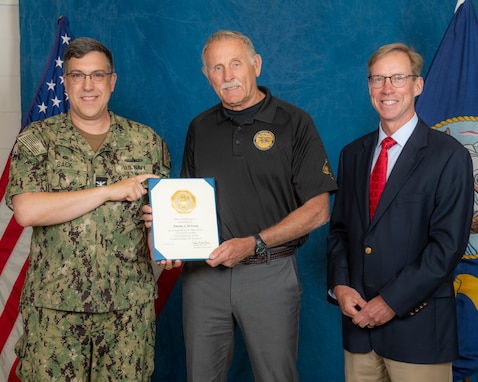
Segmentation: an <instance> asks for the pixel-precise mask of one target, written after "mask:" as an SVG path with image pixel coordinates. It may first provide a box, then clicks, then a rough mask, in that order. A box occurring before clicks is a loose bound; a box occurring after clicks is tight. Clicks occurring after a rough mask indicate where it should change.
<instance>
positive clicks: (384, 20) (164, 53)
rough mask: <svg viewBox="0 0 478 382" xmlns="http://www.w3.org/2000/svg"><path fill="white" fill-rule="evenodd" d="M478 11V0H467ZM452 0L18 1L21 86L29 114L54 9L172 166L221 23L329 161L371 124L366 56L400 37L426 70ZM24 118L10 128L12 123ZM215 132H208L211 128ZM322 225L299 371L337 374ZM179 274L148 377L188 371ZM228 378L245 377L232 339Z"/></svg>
mask: <svg viewBox="0 0 478 382" xmlns="http://www.w3.org/2000/svg"><path fill="white" fill-rule="evenodd" d="M473 2H474V5H475V8H477V9H478V0H473ZM455 5H456V0H440V1H436V0H422V1H418V0H367V1H363V0H281V1H279V0H249V1H244V0H241V1H238V0H229V1H227V0H209V1H206V0H200V1H197V0H139V1H130V0H102V1H96V0H81V1H79V0H76V1H75V0H21V1H20V36H21V86H22V89H21V95H22V110H23V113H26V111H27V108H28V106H29V105H30V102H31V100H32V98H33V96H34V94H35V90H36V87H37V85H38V81H39V80H40V78H41V75H42V71H43V68H44V66H45V63H46V61H47V59H48V54H49V50H50V47H51V44H52V42H53V39H54V35H55V31H56V25H57V24H56V22H57V19H58V17H59V16H61V15H65V16H67V17H68V18H69V20H70V28H71V31H72V32H73V33H74V35H75V36H76V37H81V36H89V37H93V38H96V39H98V40H101V41H102V42H103V43H105V44H106V45H107V46H108V47H109V48H110V49H111V50H112V52H113V54H114V57H115V66H116V71H117V73H118V82H117V86H116V91H115V93H114V94H113V96H112V100H111V103H110V106H111V109H112V110H113V111H115V112H116V113H118V114H120V115H122V116H125V117H128V118H131V119H134V120H137V121H140V122H143V123H146V124H148V125H150V126H151V127H152V128H154V129H155V130H156V131H157V132H158V133H159V134H160V135H161V136H162V137H163V138H164V139H165V140H166V141H167V142H168V144H169V148H170V151H171V158H172V164H173V171H172V176H177V175H178V173H179V168H180V164H181V157H182V150H183V144H184V138H185V134H186V130H187V127H188V124H189V121H190V120H191V119H192V118H193V117H194V116H195V115H196V114H198V113H199V112H201V111H202V110H204V109H206V108H208V107H210V106H211V105H213V104H215V103H217V102H218V101H217V98H216V96H215V94H214V92H213V91H212V89H210V87H209V85H208V83H207V81H206V79H205V77H204V76H203V74H202V72H201V60H200V54H201V49H202V46H203V44H204V42H205V40H206V39H207V37H208V36H209V35H210V34H211V33H213V32H214V31H216V30H218V29H235V30H239V31H242V32H244V33H245V34H247V35H248V36H250V37H251V39H252V40H253V42H254V43H255V46H256V49H257V51H258V53H260V54H261V55H262V58H263V69H262V75H261V77H260V78H259V83H260V84H262V85H265V86H268V87H269V88H270V89H271V91H272V93H273V94H274V95H276V96H278V97H280V98H283V99H284V100H286V101H289V102H291V103H294V104H296V105H298V106H300V107H302V108H303V109H305V110H306V111H308V112H309V113H310V114H311V115H312V117H313V118H314V120H315V122H316V125H317V128H318V130H319V133H320V134H321V136H322V139H323V141H324V144H325V146H326V148H327V151H328V155H329V158H330V161H331V164H332V166H333V168H334V170H336V166H337V161H338V155H339V151H340V149H341V148H342V147H343V146H344V145H345V144H346V143H348V142H350V141H352V140H353V139H354V138H356V137H358V136H360V135H363V134H365V133H367V132H369V131H370V130H372V129H375V128H376V126H377V116H376V114H375V112H374V111H373V109H372V107H371V106H370V102H369V98H368V91H367V81H366V77H367V67H366V63H367V60H368V58H369V57H370V55H371V54H372V53H373V51H374V50H375V49H377V48H378V47H379V46H380V45H383V44H387V43H391V42H396V41H402V42H405V43H407V44H410V45H412V46H413V47H415V48H416V49H417V50H418V51H419V52H420V53H421V54H422V55H423V56H424V58H425V68H424V72H423V74H424V75H425V74H426V72H427V70H428V67H429V65H430V63H431V60H432V59H433V56H434V54H435V52H436V50H437V48H438V45H439V43H440V41H441V38H442V36H443V34H444V33H445V30H446V28H447V26H448V24H449V22H450V20H451V18H452V16H453V12H454V9H455ZM20 122H21V121H19V124H18V127H12V128H15V129H16V128H18V129H19V128H20ZM211 139H213V137H211ZM327 231H328V227H323V228H321V229H319V230H317V231H316V232H314V233H313V234H312V235H311V238H310V240H309V241H308V242H307V244H306V245H305V246H304V247H303V248H302V249H301V251H300V256H299V271H300V275H301V279H302V283H303V287H304V293H303V300H302V311H301V328H300V345H299V346H300V348H299V364H298V366H299V370H300V377H301V381H303V382H309V381H310V382H316V381H342V380H343V371H342V369H343V366H342V362H343V356H342V347H341V335H340V313H339V310H338V308H336V307H334V306H331V305H329V304H328V303H327V302H326V290H325V238H326V234H327ZM180 304H181V284H180V282H179V283H178V284H177V285H176V287H175V289H174V290H173V293H172V295H171V297H170V299H169V301H168V303H167V304H166V306H165V309H164V310H163V313H162V314H161V316H160V318H159V320H158V326H157V327H158V336H157V337H158V339H157V346H156V350H157V354H156V369H157V370H156V371H155V374H154V380H155V381H166V382H174V381H185V368H184V347H183V343H182V331H181V307H180ZM236 348H237V349H236V360H235V363H234V365H233V368H232V371H231V378H230V379H231V381H239V382H247V381H252V380H253V379H252V377H251V373H250V370H249V366H248V361H247V357H246V353H245V350H244V347H243V346H242V344H241V341H240V337H239V341H238V343H237V346H236Z"/></svg>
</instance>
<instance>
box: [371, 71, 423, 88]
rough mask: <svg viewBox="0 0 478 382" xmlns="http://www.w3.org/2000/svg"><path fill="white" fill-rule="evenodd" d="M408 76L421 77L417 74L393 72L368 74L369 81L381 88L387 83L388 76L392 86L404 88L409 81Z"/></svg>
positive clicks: (375, 86) (372, 85) (373, 85)
mask: <svg viewBox="0 0 478 382" xmlns="http://www.w3.org/2000/svg"><path fill="white" fill-rule="evenodd" d="M408 77H419V76H418V75H417V74H393V75H391V76H388V77H387V76H381V75H373V76H368V83H369V84H370V86H371V87H372V88H374V89H380V88H381V87H383V86H384V85H385V81H386V80H387V78H390V82H391V83H392V86H393V87H395V88H403V87H404V86H405V84H406V83H407V79H408Z"/></svg>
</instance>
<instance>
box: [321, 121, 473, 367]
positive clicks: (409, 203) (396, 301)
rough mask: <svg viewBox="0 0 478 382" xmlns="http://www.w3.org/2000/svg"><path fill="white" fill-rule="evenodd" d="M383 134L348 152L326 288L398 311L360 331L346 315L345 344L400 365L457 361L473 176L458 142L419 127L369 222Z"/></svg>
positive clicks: (358, 143) (332, 231)
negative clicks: (459, 284)
mask: <svg viewBox="0 0 478 382" xmlns="http://www.w3.org/2000/svg"><path fill="white" fill-rule="evenodd" d="M377 139H378V131H375V132H373V133H370V134H368V135H366V136H363V137H361V138H359V139H357V140H356V141H354V142H352V143H351V144H349V145H347V146H346V147H344V149H343V150H342V152H341V155H340V161H339V171H338V185H339V190H338V192H337V194H336V197H335V204H334V208H333V212H332V216H331V221H330V233H329V237H328V288H329V289H333V288H334V287H335V286H336V285H348V286H350V287H352V288H355V289H356V290H357V291H358V292H359V293H360V294H361V295H362V297H363V298H364V299H365V300H367V301H368V300H370V299H372V298H373V297H375V296H377V295H379V294H380V295H381V296H382V297H383V299H384V300H385V302H386V303H387V304H388V305H389V306H390V307H391V308H392V309H393V310H394V311H395V313H396V316H395V317H394V318H393V319H392V320H391V321H390V322H388V323H386V324H385V325H382V326H378V327H375V328H372V329H362V328H360V327H359V326H356V325H354V324H353V323H352V320H351V318H349V317H346V316H342V334H343V346H344V348H345V349H346V350H348V351H351V352H355V353H365V352H369V351H371V350H372V349H373V350H375V351H376V352H377V353H378V354H379V355H381V356H383V357H385V358H390V359H394V360H397V361H402V362H410V363H437V362H447V361H451V360H453V359H455V358H456V357H457V356H458V343H457V330H456V311H455V298H454V290H453V271H454V269H455V267H456V265H457V264H458V262H459V260H460V259H461V257H462V255H463V253H464V250H465V247H466V244H467V242H468V238H469V234H470V227H471V218H472V213H473V170H472V163H471V158H470V155H469V153H468V151H467V150H466V149H465V148H464V147H463V145H462V144H461V143H459V142H458V141H457V140H455V139H454V138H452V137H450V136H448V135H446V134H444V133H442V132H439V131H436V130H433V129H430V128H429V127H428V126H427V125H426V124H425V123H424V122H423V121H421V120H419V122H418V124H417V126H416V128H415V130H414V131H413V133H412V135H411V136H410V138H409V140H408V142H407V143H406V145H405V146H404V148H403V150H402V153H401V154H400V156H399V158H398V160H397V162H396V164H395V166H394V168H393V170H392V172H391V174H390V176H389V179H388V181H387V184H386V187H385V189H384V192H383V194H382V198H381V200H380V202H379V204H378V207H377V210H376V212H375V216H374V218H373V221H372V222H370V221H369V212H368V211H369V208H368V205H369V202H368V188H369V187H368V183H369V177H370V168H371V162H372V156H373V152H374V150H375V147H376V145H377Z"/></svg>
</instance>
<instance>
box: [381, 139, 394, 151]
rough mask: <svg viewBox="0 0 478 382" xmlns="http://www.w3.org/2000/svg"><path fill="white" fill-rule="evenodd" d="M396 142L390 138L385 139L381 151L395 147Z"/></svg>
mask: <svg viewBox="0 0 478 382" xmlns="http://www.w3.org/2000/svg"><path fill="white" fill-rule="evenodd" d="M396 143H397V142H396V141H395V139H393V138H392V137H387V138H385V139H384V140H383V141H382V150H388V149H389V148H390V147H392V146H393V145H395V144H396Z"/></svg>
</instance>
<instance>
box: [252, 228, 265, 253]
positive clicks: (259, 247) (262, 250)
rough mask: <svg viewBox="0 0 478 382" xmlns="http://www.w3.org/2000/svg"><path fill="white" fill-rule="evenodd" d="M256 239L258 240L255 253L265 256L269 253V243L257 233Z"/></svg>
mask: <svg viewBox="0 0 478 382" xmlns="http://www.w3.org/2000/svg"><path fill="white" fill-rule="evenodd" d="M254 239H255V240H256V249H255V253H256V255H257V256H265V255H266V253H267V245H266V243H264V242H263V241H262V238H261V236H260V235H259V234H258V233H256V234H255V235H254Z"/></svg>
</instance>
